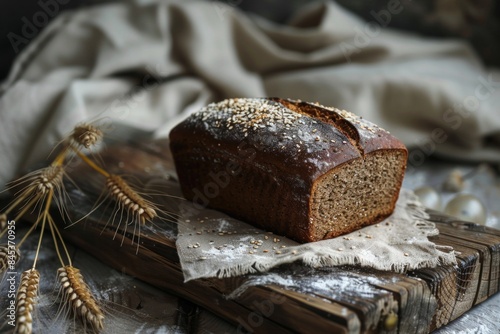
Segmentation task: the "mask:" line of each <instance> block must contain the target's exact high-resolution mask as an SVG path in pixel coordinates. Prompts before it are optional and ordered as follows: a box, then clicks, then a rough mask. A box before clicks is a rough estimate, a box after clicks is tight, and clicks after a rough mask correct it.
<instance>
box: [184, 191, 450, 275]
mask: <svg viewBox="0 0 500 334" xmlns="http://www.w3.org/2000/svg"><path fill="white" fill-rule="evenodd" d="M428 218H429V217H428V215H427V214H426V213H425V211H424V208H423V207H422V206H421V204H420V203H419V202H418V200H417V198H416V196H415V195H414V194H413V192H411V191H409V190H406V189H402V191H401V193H400V197H399V199H398V202H397V203H396V209H395V210H394V212H393V214H392V215H391V216H389V217H388V218H386V219H385V220H383V221H382V222H380V223H378V224H376V225H371V226H368V227H364V228H362V229H360V230H357V231H354V232H352V233H349V234H346V235H343V236H340V237H337V238H334V239H328V240H322V241H317V242H311V243H305V244H300V243H297V242H295V241H293V240H290V239H288V238H285V237H283V236H279V235H275V234H273V233H269V232H267V231H264V230H261V229H258V228H256V227H253V226H251V225H248V224H246V223H244V222H241V221H239V220H236V219H234V218H231V217H229V216H227V215H225V214H223V213H220V212H218V211H214V210H209V209H199V208H196V207H195V206H193V205H191V204H189V203H185V205H184V206H183V209H182V210H181V216H180V218H179V220H178V226H179V227H178V230H179V232H178V237H177V241H176V247H177V253H178V254H179V259H180V263H181V266H182V272H183V274H184V280H185V281H189V280H193V279H198V278H208V277H232V276H239V275H243V274H248V273H257V272H265V271H268V270H269V269H271V268H273V267H276V266H279V265H281V264H284V263H292V262H295V261H299V262H302V263H304V264H306V265H309V266H313V267H323V266H340V265H360V266H362V267H370V268H375V269H379V270H390V271H396V272H405V271H407V270H413V269H418V268H423V267H435V266H436V265H438V264H442V265H448V264H455V263H456V258H455V252H454V251H453V249H452V248H451V247H446V246H439V247H438V246H436V245H435V244H434V243H433V242H431V241H429V240H428V237H429V236H433V235H437V234H438V233H439V231H438V230H437V228H436V227H435V224H434V223H432V222H429V221H428V220H427V219H428Z"/></svg>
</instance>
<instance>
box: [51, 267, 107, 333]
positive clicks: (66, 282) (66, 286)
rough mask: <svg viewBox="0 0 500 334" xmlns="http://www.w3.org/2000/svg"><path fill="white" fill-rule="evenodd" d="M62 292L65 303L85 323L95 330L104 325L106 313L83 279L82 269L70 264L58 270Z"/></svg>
mask: <svg viewBox="0 0 500 334" xmlns="http://www.w3.org/2000/svg"><path fill="white" fill-rule="evenodd" d="M57 277H58V279H59V283H60V285H61V287H60V293H61V294H62V298H63V303H65V304H67V305H69V306H70V308H71V310H72V311H73V314H74V315H76V316H77V317H79V318H80V319H81V320H82V322H83V323H84V324H87V325H90V326H91V328H92V329H93V330H94V331H96V332H97V331H100V330H102V329H103V327H104V324H103V322H104V314H103V313H102V311H101V309H100V308H99V306H98V305H97V302H96V300H95V298H94V296H93V295H92V293H91V292H90V289H89V287H88V285H87V284H86V283H85V281H84V280H83V276H82V274H80V270H79V269H77V268H75V267H73V266H71V265H69V266H64V267H62V268H59V269H58V270H57Z"/></svg>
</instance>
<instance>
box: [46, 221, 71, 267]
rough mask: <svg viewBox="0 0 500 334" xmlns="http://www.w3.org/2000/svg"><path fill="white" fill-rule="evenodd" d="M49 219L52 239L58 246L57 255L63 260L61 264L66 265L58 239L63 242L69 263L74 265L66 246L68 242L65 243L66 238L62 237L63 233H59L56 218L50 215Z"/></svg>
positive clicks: (56, 246)
mask: <svg viewBox="0 0 500 334" xmlns="http://www.w3.org/2000/svg"><path fill="white" fill-rule="evenodd" d="M48 219H49V227H50V233H51V234H52V239H53V240H54V246H55V248H56V253H57V256H58V258H59V261H60V262H61V265H62V266H63V267H64V265H65V263H64V261H63V259H62V256H61V252H60V250H59V243H58V239H59V242H60V243H61V245H62V247H63V249H64V252H65V255H66V258H67V259H68V264H69V265H70V266H71V265H72V263H71V257H70V256H69V252H68V249H67V248H66V244H65V243H64V239H63V238H62V236H61V234H60V233H59V229H58V228H57V226H56V223H55V222H54V219H52V217H51V216H49V217H48Z"/></svg>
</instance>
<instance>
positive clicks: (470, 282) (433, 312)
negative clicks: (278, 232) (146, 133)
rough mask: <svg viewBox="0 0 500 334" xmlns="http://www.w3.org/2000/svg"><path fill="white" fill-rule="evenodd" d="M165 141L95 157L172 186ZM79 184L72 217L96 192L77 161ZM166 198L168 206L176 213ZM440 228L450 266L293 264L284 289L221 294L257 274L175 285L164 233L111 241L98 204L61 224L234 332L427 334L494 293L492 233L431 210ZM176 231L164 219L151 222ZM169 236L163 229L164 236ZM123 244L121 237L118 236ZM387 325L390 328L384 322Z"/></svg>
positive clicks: (497, 252)
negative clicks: (397, 268) (454, 259)
mask: <svg viewBox="0 0 500 334" xmlns="http://www.w3.org/2000/svg"><path fill="white" fill-rule="evenodd" d="M167 147H168V145H167V142H166V141H158V142H150V143H141V144H138V143H135V144H132V143H131V144H126V145H119V146H116V147H111V148H110V149H108V150H107V151H106V152H104V153H103V154H102V156H101V157H102V159H103V162H104V164H105V165H106V167H107V169H108V170H109V171H110V172H113V173H117V174H126V175H129V176H130V175H133V176H134V177H136V178H137V179H139V180H141V182H144V183H147V182H148V181H150V180H157V179H158V178H162V179H165V178H166V179H167V180H169V181H167V182H166V183H165V184H164V185H163V186H164V187H165V188H164V191H165V192H167V193H168V187H169V184H170V186H175V180H174V179H172V178H170V176H169V175H171V173H170V171H171V170H172V168H173V165H172V159H171V157H170V155H169V152H168V150H167ZM69 175H70V176H71V178H72V179H73V181H75V182H76V184H78V187H79V189H76V188H74V187H73V186H72V185H71V184H67V188H68V190H69V193H70V196H71V199H72V202H73V203H78V205H76V206H73V207H72V208H70V214H71V216H72V218H73V219H74V220H76V219H77V218H79V217H80V216H82V215H84V214H86V213H87V212H89V211H90V210H91V209H92V208H93V207H94V204H95V202H96V199H97V198H98V196H99V195H100V194H101V189H100V188H99V182H98V181H96V182H93V181H92V182H90V181H89V180H92V176H91V172H90V171H89V169H88V167H87V166H86V165H84V164H80V165H76V166H73V168H72V170H70V171H69ZM174 202H175V201H172V207H171V208H169V210H175V203H174ZM430 215H431V220H432V221H434V222H436V225H437V227H438V229H439V230H440V235H439V236H436V237H433V238H432V240H433V241H434V242H435V243H436V244H438V245H445V246H452V247H453V248H454V249H455V250H456V251H458V252H460V255H459V256H458V265H457V266H441V267H437V268H432V269H422V270H417V271H413V272H410V273H407V274H396V273H392V272H381V271H375V270H370V269H362V268H357V267H337V268H323V269H313V268H308V267H304V266H301V265H299V264H293V265H287V266H282V267H280V268H276V269H274V270H273V273H276V274H280V275H282V276H284V277H287V278H290V279H291V280H292V281H293V284H291V285H290V286H288V287H287V288H285V287H283V286H279V285H275V284H264V285H257V286H249V287H248V288H247V289H246V290H245V291H244V292H243V293H242V294H241V295H239V296H238V297H236V298H234V299H228V298H227V295H228V294H230V293H231V292H232V291H234V290H235V289H236V288H238V287H240V286H241V285H242V284H245V283H248V282H252V281H254V280H255V279H258V278H259V275H247V276H242V277H237V278H229V279H203V280H196V281H190V282H188V283H183V276H182V272H181V268H180V264H179V259H178V255H177V252H176V248H175V240H174V238H173V237H166V236H165V235H161V236H160V235H158V234H155V233H151V232H150V231H147V230H144V229H143V233H142V235H141V249H140V250H139V252H138V254H136V250H137V249H136V246H135V245H132V244H131V238H132V235H131V233H130V231H131V229H130V228H129V230H128V232H127V233H124V232H123V230H120V231H119V232H118V235H117V236H116V237H115V238H114V240H112V239H113V237H114V233H115V229H116V226H111V225H109V224H107V220H108V219H107V218H108V217H107V212H106V211H105V209H104V208H99V209H98V210H96V211H95V212H94V213H93V214H91V215H90V216H89V217H88V218H87V219H86V221H85V222H82V223H79V224H76V225H74V226H72V227H71V228H67V229H64V234H65V237H66V238H67V239H68V240H70V241H71V242H73V243H74V244H76V245H77V246H79V247H80V248H82V249H84V250H86V251H87V252H89V253H91V254H93V255H94V256H96V257H97V258H99V259H100V260H101V261H103V262H104V263H106V264H108V265H109V266H111V267H113V268H115V269H117V270H119V271H121V272H124V273H127V274H129V275H131V276H134V277H137V278H139V279H141V280H143V281H145V282H148V283H150V284H152V285H154V286H156V287H159V288H161V289H165V290H167V291H169V292H171V293H173V294H176V295H178V296H180V297H183V298H186V299H188V300H190V301H192V302H194V303H196V304H198V305H201V306H203V307H205V308H207V309H209V310H211V311H212V312H214V313H215V314H217V315H219V316H221V317H223V318H225V319H226V320H228V321H229V322H232V323H233V324H235V325H236V326H237V327H238V329H239V330H241V331H242V332H245V331H248V332H255V333H267V332H273V333H286V332H303V333H311V332H318V331H321V332H323V331H324V332H330V333H428V332H431V331H433V330H434V329H436V328H439V327H441V326H443V325H445V324H447V323H448V322H450V321H452V320H453V319H456V318H457V317H459V316H460V315H462V314H464V313H465V312H467V311H468V310H469V309H470V308H471V307H473V306H474V305H476V304H478V303H481V302H482V301H484V300H486V299H487V298H488V297H490V296H491V295H493V294H495V293H496V292H498V290H499V287H500V279H499V277H500V231H498V230H494V229H491V228H487V227H483V226H478V225H474V224H471V223H465V222H459V221H454V220H453V219H451V218H449V217H445V216H443V215H441V214H439V213H437V212H430ZM158 226H160V227H161V228H162V229H164V230H165V231H167V232H172V233H171V234H172V235H175V230H176V226H175V224H173V223H158ZM168 234H169V233H167V235H168ZM122 241H123V242H122ZM391 322H394V326H393V325H392V324H391Z"/></svg>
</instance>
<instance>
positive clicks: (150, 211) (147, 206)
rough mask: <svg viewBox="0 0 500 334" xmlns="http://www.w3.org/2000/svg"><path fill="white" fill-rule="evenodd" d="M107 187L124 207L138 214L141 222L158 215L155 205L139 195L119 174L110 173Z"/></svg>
mask: <svg viewBox="0 0 500 334" xmlns="http://www.w3.org/2000/svg"><path fill="white" fill-rule="evenodd" d="M106 187H107V189H108V192H109V194H110V195H111V197H113V199H114V200H115V201H116V202H118V203H119V205H121V207H122V208H123V209H126V210H127V211H128V212H130V213H132V214H133V215H134V216H136V217H137V218H138V219H139V221H140V222H141V223H143V224H144V223H145V222H146V220H152V219H154V218H155V217H156V216H157V213H156V210H155V207H154V205H153V204H152V203H151V202H150V201H148V200H146V199H145V198H144V197H142V196H141V195H139V194H138V193H137V192H136V191H135V190H134V189H132V187H130V186H129V185H128V183H127V182H125V180H123V179H122V178H121V177H120V176H118V175H113V174H110V175H109V176H108V178H107V179H106Z"/></svg>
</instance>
